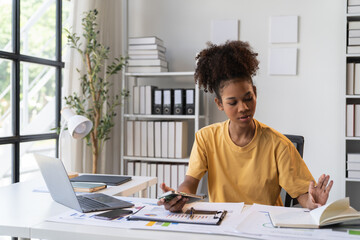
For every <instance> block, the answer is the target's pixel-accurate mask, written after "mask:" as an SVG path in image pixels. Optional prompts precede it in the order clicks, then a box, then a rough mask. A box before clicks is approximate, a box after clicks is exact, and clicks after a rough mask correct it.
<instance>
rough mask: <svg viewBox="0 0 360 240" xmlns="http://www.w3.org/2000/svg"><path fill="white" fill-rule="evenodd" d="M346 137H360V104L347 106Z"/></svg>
mask: <svg viewBox="0 0 360 240" xmlns="http://www.w3.org/2000/svg"><path fill="white" fill-rule="evenodd" d="M346 136H347V137H360V104H353V103H348V104H346Z"/></svg>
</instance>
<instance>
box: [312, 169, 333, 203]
mask: <svg viewBox="0 0 360 240" xmlns="http://www.w3.org/2000/svg"><path fill="white" fill-rule="evenodd" d="M329 180H330V176H329V175H325V174H322V175H321V176H320V178H319V181H318V183H317V185H315V183H314V182H313V181H311V182H310V185H309V192H308V200H307V204H306V205H307V207H308V208H309V209H314V208H317V207H321V206H322V205H324V204H326V201H327V200H328V198H329V193H330V190H331V187H332V185H333V183H334V182H333V181H332V180H331V181H330V182H329Z"/></svg>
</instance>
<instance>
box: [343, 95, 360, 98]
mask: <svg viewBox="0 0 360 240" xmlns="http://www.w3.org/2000/svg"><path fill="white" fill-rule="evenodd" d="M345 97H346V98H360V95H346V96H345Z"/></svg>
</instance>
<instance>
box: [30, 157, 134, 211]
mask: <svg viewBox="0 0 360 240" xmlns="http://www.w3.org/2000/svg"><path fill="white" fill-rule="evenodd" d="M34 156H35V159H36V161H37V163H38V165H39V168H40V171H41V174H42V175H43V178H44V180H45V183H46V186H47V188H48V189H49V192H50V194H51V197H52V198H53V200H54V201H55V202H58V203H60V204H62V205H65V206H67V207H69V208H72V209H75V210H77V211H79V212H84V213H86V212H95V211H103V210H109V209H116V208H126V207H132V206H134V205H133V204H132V203H130V202H126V201H123V200H120V199H117V198H114V197H111V196H108V195H106V194H103V193H91V194H82V195H79V196H77V195H76V194H75V192H74V189H73V187H72V185H71V182H70V180H69V177H68V175H67V173H66V170H65V168H64V165H63V164H62V162H61V160H60V159H58V158H53V157H47V156H43V155H38V154H34Z"/></svg>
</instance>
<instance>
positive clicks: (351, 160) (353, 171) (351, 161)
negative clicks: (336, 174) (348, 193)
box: [347, 153, 360, 178]
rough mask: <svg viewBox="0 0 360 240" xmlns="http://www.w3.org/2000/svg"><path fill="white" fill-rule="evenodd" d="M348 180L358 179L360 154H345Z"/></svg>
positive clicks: (359, 175) (359, 174) (359, 176)
mask: <svg viewBox="0 0 360 240" xmlns="http://www.w3.org/2000/svg"><path fill="white" fill-rule="evenodd" d="M347 174H348V175H347V176H348V178H360V153H348V154H347Z"/></svg>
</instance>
